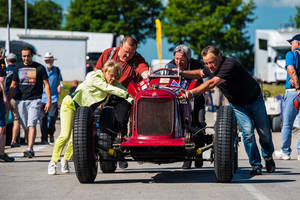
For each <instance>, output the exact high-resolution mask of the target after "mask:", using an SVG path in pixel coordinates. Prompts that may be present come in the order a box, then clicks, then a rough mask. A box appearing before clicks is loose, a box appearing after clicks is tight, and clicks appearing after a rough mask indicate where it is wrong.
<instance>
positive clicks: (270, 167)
mask: <svg viewBox="0 0 300 200" xmlns="http://www.w3.org/2000/svg"><path fill="white" fill-rule="evenodd" d="M264 159H265V162H266V169H267V172H268V173H273V172H275V170H276V166H275V162H274V160H273V158H272V157H270V158H264Z"/></svg>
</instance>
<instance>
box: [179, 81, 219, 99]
mask: <svg viewBox="0 0 300 200" xmlns="http://www.w3.org/2000/svg"><path fill="white" fill-rule="evenodd" d="M223 82H225V80H224V79H221V78H219V77H217V76H215V77H213V78H212V79H210V80H208V81H205V82H204V83H202V84H201V85H199V86H198V87H196V88H194V89H192V90H186V92H185V95H184V96H185V97H186V98H188V99H190V98H192V97H193V96H196V95H198V94H202V93H204V92H206V91H209V90H211V89H213V88H214V87H215V86H217V85H219V84H221V83H223Z"/></svg>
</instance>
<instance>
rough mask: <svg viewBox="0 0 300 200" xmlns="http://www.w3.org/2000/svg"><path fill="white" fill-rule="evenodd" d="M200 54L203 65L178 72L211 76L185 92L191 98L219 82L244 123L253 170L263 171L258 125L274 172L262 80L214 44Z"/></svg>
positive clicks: (265, 155) (268, 166)
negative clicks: (257, 143) (258, 144)
mask: <svg viewBox="0 0 300 200" xmlns="http://www.w3.org/2000/svg"><path fill="white" fill-rule="evenodd" d="M201 56H202V58H203V62H204V64H205V67H204V69H199V70H192V71H181V70H180V72H179V73H180V74H181V75H182V76H183V77H186V78H190V79H192V78H204V77H211V79H210V80H208V81H206V82H204V83H202V84H201V85H199V86H198V87H196V88H194V89H192V90H186V91H185V94H184V95H183V96H184V97H185V98H188V99H190V98H192V97H194V96H195V95H198V94H202V93H204V92H205V91H209V90H211V89H213V88H214V87H215V86H217V87H218V88H219V89H220V90H221V91H222V92H223V94H224V95H225V97H226V98H227V99H228V101H229V103H230V106H231V107H232V109H233V111H234V113H235V117H236V119H237V121H238V123H239V125H240V126H241V129H242V136H243V142H244V147H245V150H246V153H247V155H248V158H249V163H250V165H251V167H252V170H251V172H250V174H251V175H261V174H262V164H261V157H260V153H259V150H258V147H257V145H256V140H255V134H254V128H255V127H256V129H257V132H258V135H259V137H260V139H259V141H260V145H261V152H262V156H263V158H264V160H265V165H266V166H265V167H266V170H267V172H268V173H272V172H274V171H275V169H276V167H275V162H274V160H273V158H272V154H273V151H274V146H273V141H272V133H271V129H270V124H269V119H268V117H267V113H266V108H265V104H264V100H263V97H262V94H261V89H260V87H259V84H258V83H257V82H256V80H255V79H254V78H252V77H251V76H250V74H249V73H248V72H247V71H246V70H245V69H244V68H243V66H242V65H241V64H240V63H239V62H238V61H236V60H235V59H233V58H228V57H225V56H223V55H222V53H221V52H220V50H219V49H218V48H216V47H214V46H207V47H205V48H204V49H203V50H202V52H201Z"/></svg>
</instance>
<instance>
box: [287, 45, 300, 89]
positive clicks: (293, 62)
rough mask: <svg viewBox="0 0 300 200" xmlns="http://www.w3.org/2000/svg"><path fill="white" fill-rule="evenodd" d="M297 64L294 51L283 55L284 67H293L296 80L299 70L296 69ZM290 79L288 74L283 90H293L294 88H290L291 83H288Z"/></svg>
mask: <svg viewBox="0 0 300 200" xmlns="http://www.w3.org/2000/svg"><path fill="white" fill-rule="evenodd" d="M296 49H297V50H300V47H297V48H296ZM298 63H299V56H298V53H297V51H296V50H294V51H289V52H287V53H286V55H285V67H287V66H289V65H291V66H294V69H295V70H296V72H297V75H298V78H300V77H299V72H298V71H299V69H298V67H299V66H298ZM290 80H291V78H290V76H289V73H287V74H286V81H285V89H290V88H294V86H292V84H291V82H290Z"/></svg>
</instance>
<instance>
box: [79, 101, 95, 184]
mask: <svg viewBox="0 0 300 200" xmlns="http://www.w3.org/2000/svg"><path fill="white" fill-rule="evenodd" d="M93 121H94V120H93V116H92V111H91V109H90V108H89V107H86V106H83V107H79V108H77V109H76V111H75V115H74V125H73V151H74V157H73V159H74V166H75V172H76V176H77V179H78V180H79V182H80V183H92V182H94V180H95V178H96V175H97V169H98V164H97V156H98V153H97V148H96V145H97V144H96V142H97V135H93Z"/></svg>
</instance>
